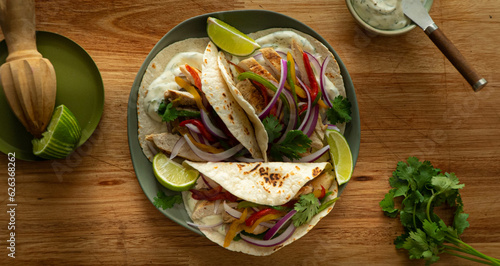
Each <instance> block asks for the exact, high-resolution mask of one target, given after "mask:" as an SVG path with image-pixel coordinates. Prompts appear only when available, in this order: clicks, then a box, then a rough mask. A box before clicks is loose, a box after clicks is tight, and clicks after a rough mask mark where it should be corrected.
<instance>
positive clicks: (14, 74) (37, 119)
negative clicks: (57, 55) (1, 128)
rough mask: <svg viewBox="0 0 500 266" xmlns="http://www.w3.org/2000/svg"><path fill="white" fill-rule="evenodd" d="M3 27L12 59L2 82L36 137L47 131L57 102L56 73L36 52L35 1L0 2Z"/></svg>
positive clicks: (0, 69) (0, 71) (1, 73)
mask: <svg viewBox="0 0 500 266" xmlns="http://www.w3.org/2000/svg"><path fill="white" fill-rule="evenodd" d="M0 26H1V27H2V31H3V34H4V36H5V41H6V43H7V48H8V50H9V56H8V57H7V59H6V62H5V64H3V65H2V66H1V67H0V78H1V82H2V86H3V90H4V93H5V96H6V98H7V100H8V102H9V105H10V107H11V109H12V111H13V112H14V114H15V115H16V116H17V118H18V119H19V121H21V123H22V124H23V126H24V127H25V128H26V129H27V130H28V131H29V132H30V133H31V134H32V135H33V136H35V137H37V138H39V137H41V135H42V133H43V132H44V131H45V129H46V128H47V125H48V123H49V122H50V118H51V116H52V112H53V111H54V105H55V100H56V73H55V71H54V67H53V66H52V64H51V63H50V61H49V60H48V59H46V58H42V55H41V54H40V53H39V52H38V51H37V48H36V32H35V2H34V0H0Z"/></svg>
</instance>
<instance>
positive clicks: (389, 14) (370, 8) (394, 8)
mask: <svg viewBox="0 0 500 266" xmlns="http://www.w3.org/2000/svg"><path fill="white" fill-rule="evenodd" d="M402 2H403V1H402V0H352V6H353V8H354V9H355V10H356V13H358V15H359V16H360V17H361V19H363V20H364V21H365V22H366V23H368V24H370V25H371V26H373V27H374V28H377V29H381V30H397V29H402V28H404V27H406V26H407V25H409V24H410V23H411V20H410V19H408V18H407V17H406V16H405V14H404V13H403V7H402ZM421 2H422V3H424V2H425V0H421Z"/></svg>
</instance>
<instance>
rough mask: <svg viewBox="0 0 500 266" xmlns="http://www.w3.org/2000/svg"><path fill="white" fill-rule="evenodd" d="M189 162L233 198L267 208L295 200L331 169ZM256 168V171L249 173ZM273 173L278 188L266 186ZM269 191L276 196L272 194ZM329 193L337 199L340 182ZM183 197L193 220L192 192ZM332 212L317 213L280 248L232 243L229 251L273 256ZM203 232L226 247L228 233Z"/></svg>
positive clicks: (326, 166)
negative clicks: (262, 171)
mask: <svg viewBox="0 0 500 266" xmlns="http://www.w3.org/2000/svg"><path fill="white" fill-rule="evenodd" d="M185 163H187V164H188V165H189V166H191V167H193V168H195V169H197V170H198V171H200V172H201V173H203V174H204V175H205V176H207V177H209V178H211V179H212V180H213V181H215V182H216V183H218V184H219V185H221V186H222V187H223V188H224V189H226V190H227V191H229V192H231V193H232V194H233V195H235V196H237V197H239V198H242V199H244V200H248V201H251V202H255V203H259V204H265V205H281V204H285V203H286V202H288V201H289V200H290V199H291V197H289V196H290V195H292V197H293V196H295V194H296V193H297V192H298V191H299V190H300V188H302V187H303V186H304V185H305V184H306V183H307V182H308V181H309V180H311V179H312V176H314V177H316V176H318V175H319V174H320V173H321V172H323V170H325V169H326V170H327V171H329V170H331V166H330V165H329V164H328V163H304V164H296V163H195V162H188V161H185ZM252 169H255V170H253V171H251V173H248V172H250V170H252ZM259 169H267V170H265V171H267V173H268V175H261V174H258V173H260V170H259ZM299 169H300V170H299ZM318 171H321V172H318ZM271 173H272V174H277V176H279V177H278V178H277V179H276V180H275V181H276V182H277V183H278V185H276V186H273V185H272V184H270V183H269V182H267V183H266V178H265V177H266V176H269V175H270V174H271ZM280 182H283V184H281V185H279V183H280ZM267 190H269V191H271V192H272V193H269V192H268V191H267ZM328 190H329V191H332V192H333V193H332V194H331V195H330V196H329V197H328V198H327V199H326V200H331V199H334V198H336V197H337V194H338V184H337V182H336V180H334V181H333V184H332V186H331V187H330V188H329V189H328ZM182 197H183V200H184V205H185V207H186V211H187V213H188V214H189V216H190V217H191V214H192V210H191V209H190V207H189V204H187V202H188V201H189V200H190V197H191V192H189V191H185V192H183V193H182ZM332 209H333V205H332V206H330V207H328V208H326V209H325V210H323V211H321V212H320V213H318V214H316V215H315V216H314V217H313V218H312V219H311V221H310V222H309V223H306V224H303V225H301V226H299V227H297V229H296V230H295V232H294V233H293V235H292V236H291V237H290V238H289V239H288V240H287V241H285V242H284V243H282V244H280V245H277V246H274V247H259V246H255V245H252V244H249V243H247V242H245V241H244V240H240V241H232V242H231V244H230V245H229V246H228V247H227V249H229V250H232V251H238V252H243V253H246V254H250V255H255V256H266V255H270V254H272V253H274V252H276V251H277V250H279V249H281V248H283V247H284V246H286V245H288V244H290V243H292V242H294V241H295V240H297V239H299V238H301V237H302V236H304V235H305V234H307V233H308V232H309V231H310V230H311V229H312V228H313V227H314V226H315V225H316V224H317V223H318V222H319V221H320V220H321V219H322V218H323V217H325V216H326V215H327V214H328V213H329V212H330V211H331V210H332ZM193 222H194V223H198V224H203V222H202V221H198V220H194V221H193ZM200 230H201V232H202V233H203V234H205V236H206V237H207V238H208V239H210V240H212V241H213V242H215V243H217V244H218V245H220V246H222V247H223V245H224V238H225V235H224V234H221V233H220V232H218V231H217V229H203V228H200Z"/></svg>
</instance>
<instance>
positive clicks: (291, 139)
mask: <svg viewBox="0 0 500 266" xmlns="http://www.w3.org/2000/svg"><path fill="white" fill-rule="evenodd" d="M311 142H312V141H311V139H310V138H309V137H308V136H307V135H305V134H304V133H303V132H302V131H300V130H290V131H288V133H287V134H286V137H285V139H284V140H283V141H282V142H281V143H275V144H273V145H272V146H271V150H270V155H271V157H272V158H273V159H274V160H276V161H283V157H287V158H288V159H290V160H298V159H300V158H302V157H301V156H300V154H301V153H304V152H306V151H307V149H309V148H310V147H311Z"/></svg>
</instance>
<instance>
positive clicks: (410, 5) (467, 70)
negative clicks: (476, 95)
mask: <svg viewBox="0 0 500 266" xmlns="http://www.w3.org/2000/svg"><path fill="white" fill-rule="evenodd" d="M402 7H403V13H404V14H405V15H406V16H407V17H408V18H410V19H411V20H412V21H413V22H415V24H417V25H418V26H419V27H420V28H422V29H423V30H424V32H425V33H426V34H427V35H428V36H429V38H430V39H431V40H432V42H434V44H435V45H436V46H437V47H438V48H439V50H441V52H442V53H443V54H444V55H445V56H446V58H448V60H450V62H451V63H452V64H453V66H454V67H455V68H456V69H457V70H458V72H460V74H462V76H463V77H464V78H465V79H466V80H467V82H468V83H469V84H470V85H471V86H472V88H473V89H474V91H479V90H480V89H482V88H483V87H484V86H486V84H487V83H488V82H487V81H486V79H484V78H482V77H481V76H480V75H479V74H478V73H477V72H476V71H475V70H474V68H473V67H472V66H471V65H470V64H469V63H468V62H467V60H465V57H464V56H463V55H462V54H461V53H460V51H459V50H458V49H457V48H456V47H455V45H453V43H452V42H451V41H450V40H449V39H448V38H447V37H446V35H444V33H443V32H442V31H441V29H439V28H438V26H437V25H436V23H434V21H433V20H432V18H431V16H429V13H427V10H426V9H425V8H424V6H423V5H422V2H420V0H403V3H402Z"/></svg>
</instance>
